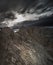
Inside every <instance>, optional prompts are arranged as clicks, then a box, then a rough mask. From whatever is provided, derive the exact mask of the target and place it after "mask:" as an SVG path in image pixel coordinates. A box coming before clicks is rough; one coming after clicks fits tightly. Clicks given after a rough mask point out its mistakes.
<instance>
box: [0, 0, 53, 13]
mask: <svg viewBox="0 0 53 65" xmlns="http://www.w3.org/2000/svg"><path fill="white" fill-rule="evenodd" d="M52 6H53V1H52V0H0V12H5V11H7V10H18V11H21V12H22V13H24V12H25V11H26V10H28V12H29V10H30V9H31V8H34V12H36V11H37V12H38V10H40V9H41V11H42V12H43V11H44V10H46V9H47V8H49V7H52ZM21 9H22V10H21Z"/></svg>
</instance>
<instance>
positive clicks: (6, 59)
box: [0, 27, 53, 65]
mask: <svg viewBox="0 0 53 65" xmlns="http://www.w3.org/2000/svg"><path fill="white" fill-rule="evenodd" d="M0 65H53V28H46V27H29V28H21V29H20V30H19V31H18V32H17V33H14V32H13V31H12V29H9V28H3V29H1V30H0Z"/></svg>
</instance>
